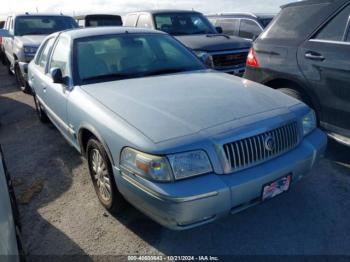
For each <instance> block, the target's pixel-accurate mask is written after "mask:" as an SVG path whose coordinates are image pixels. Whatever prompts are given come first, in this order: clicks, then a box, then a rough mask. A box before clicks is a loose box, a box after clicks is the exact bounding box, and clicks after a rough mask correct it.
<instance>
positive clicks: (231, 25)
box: [218, 19, 239, 35]
mask: <svg viewBox="0 0 350 262" xmlns="http://www.w3.org/2000/svg"><path fill="white" fill-rule="evenodd" d="M218 26H221V28H222V30H223V32H224V33H225V34H228V35H237V32H238V27H239V20H238V19H222V20H219V22H218Z"/></svg>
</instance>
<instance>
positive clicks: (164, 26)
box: [124, 10, 251, 76]
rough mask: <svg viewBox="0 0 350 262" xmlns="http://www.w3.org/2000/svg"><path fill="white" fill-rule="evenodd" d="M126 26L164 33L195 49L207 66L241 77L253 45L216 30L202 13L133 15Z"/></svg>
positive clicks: (179, 12) (148, 13)
mask: <svg viewBox="0 0 350 262" xmlns="http://www.w3.org/2000/svg"><path fill="white" fill-rule="evenodd" d="M124 26H133V27H139V28H148V29H157V30H161V31H164V32H166V33H168V34H170V35H173V36H175V37H176V38H177V39H178V40H179V41H180V42H182V43H183V44H184V45H185V46H187V47H188V48H190V49H191V50H193V51H194V52H195V54H196V55H197V56H198V57H200V58H201V59H202V60H203V61H205V63H206V64H207V66H209V67H211V68H214V69H217V70H220V71H223V72H227V73H232V74H235V75H239V76H241V75H243V73H244V70H245V59H246V57H247V54H248V51H249V48H250V47H251V43H250V42H249V41H246V40H243V39H241V38H238V37H230V36H227V35H224V34H222V30H221V28H214V26H213V25H212V24H211V23H210V22H209V21H208V19H207V18H206V17H204V16H203V15H202V14H201V13H198V12H195V11H178V10H156V11H145V12H137V13H130V14H127V15H126V17H125V19H124Z"/></svg>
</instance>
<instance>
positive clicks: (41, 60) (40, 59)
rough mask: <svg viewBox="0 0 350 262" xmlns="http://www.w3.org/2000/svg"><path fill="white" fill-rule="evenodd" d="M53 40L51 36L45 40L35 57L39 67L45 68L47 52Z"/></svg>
mask: <svg viewBox="0 0 350 262" xmlns="http://www.w3.org/2000/svg"><path fill="white" fill-rule="evenodd" d="M54 41H55V38H51V39H49V40H47V41H46V43H45V44H44V46H43V47H42V48H41V52H40V55H39V57H38V59H37V63H36V64H37V65H39V66H40V67H41V68H43V69H45V67H46V64H47V60H48V58H49V57H48V56H49V52H50V50H51V48H52V45H53V43H54Z"/></svg>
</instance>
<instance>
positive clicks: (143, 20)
mask: <svg viewBox="0 0 350 262" xmlns="http://www.w3.org/2000/svg"><path fill="white" fill-rule="evenodd" d="M137 27H140V28H151V27H152V24H151V19H150V17H149V15H146V14H143V15H140V16H139V20H137Z"/></svg>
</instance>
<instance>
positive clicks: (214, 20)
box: [208, 17, 219, 26]
mask: <svg viewBox="0 0 350 262" xmlns="http://www.w3.org/2000/svg"><path fill="white" fill-rule="evenodd" d="M208 20H209V22H210V23H212V25H213V26H218V21H219V20H218V19H216V18H211V17H209V18H208Z"/></svg>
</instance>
